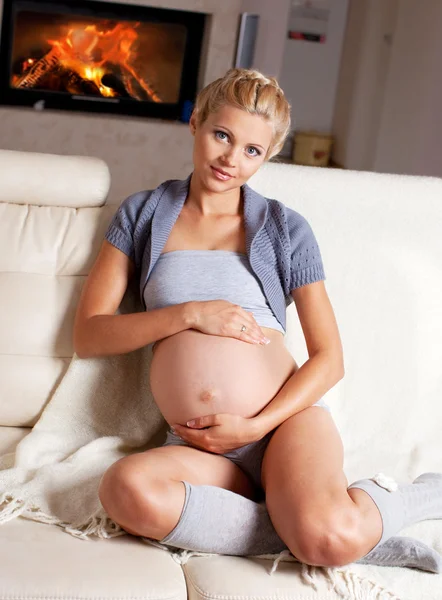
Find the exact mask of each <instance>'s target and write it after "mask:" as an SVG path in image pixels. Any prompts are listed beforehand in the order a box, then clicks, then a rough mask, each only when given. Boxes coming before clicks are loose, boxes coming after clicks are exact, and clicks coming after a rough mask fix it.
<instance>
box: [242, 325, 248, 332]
mask: <svg viewBox="0 0 442 600" xmlns="http://www.w3.org/2000/svg"><path fill="white" fill-rule="evenodd" d="M243 331H247V327H246V326H245V325H243V326H242V327H241V333H242V332H243Z"/></svg>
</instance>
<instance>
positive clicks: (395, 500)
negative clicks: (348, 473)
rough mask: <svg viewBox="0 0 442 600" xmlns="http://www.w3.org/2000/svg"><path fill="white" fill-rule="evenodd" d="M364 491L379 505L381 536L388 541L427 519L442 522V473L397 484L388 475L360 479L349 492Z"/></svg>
mask: <svg viewBox="0 0 442 600" xmlns="http://www.w3.org/2000/svg"><path fill="white" fill-rule="evenodd" d="M352 488H358V489H360V490H364V492H366V493H367V494H368V495H369V496H370V498H371V499H372V500H373V502H374V503H375V504H376V506H377V508H378V510H379V512H380V515H381V519H382V537H381V539H380V541H379V543H378V545H380V544H383V543H384V542H386V541H387V540H388V539H389V538H390V537H391V536H393V535H395V534H396V533H398V532H399V531H401V529H404V527H408V526H409V525H412V524H413V523H417V522H418V521H425V520H427V519H442V474H440V473H424V474H423V475H419V477H417V478H416V479H415V480H414V481H413V483H410V484H401V485H398V484H396V483H395V482H394V481H392V480H389V479H388V478H386V477H385V476H382V475H377V476H376V477H374V478H373V479H361V480H360V481H355V482H354V483H352V484H351V485H350V486H349V488H348V489H352Z"/></svg>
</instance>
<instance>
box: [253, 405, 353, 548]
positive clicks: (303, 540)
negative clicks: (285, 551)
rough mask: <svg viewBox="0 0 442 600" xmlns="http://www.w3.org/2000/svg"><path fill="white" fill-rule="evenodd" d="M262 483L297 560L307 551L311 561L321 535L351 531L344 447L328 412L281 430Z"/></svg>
mask: <svg viewBox="0 0 442 600" xmlns="http://www.w3.org/2000/svg"><path fill="white" fill-rule="evenodd" d="M262 482H263V487H264V490H265V493H266V505H267V508H268V511H269V515H270V518H271V520H272V523H273V525H274V527H275V529H276V531H277V532H278V534H279V536H280V537H281V538H282V539H283V540H284V542H285V543H286V544H287V545H288V547H289V548H290V549H291V550H292V552H293V553H294V554H295V555H297V556H298V558H299V557H300V556H303V557H305V554H306V548H307V553H308V554H310V555H311V552H310V550H311V549H312V548H313V550H315V544H316V546H318V544H319V542H320V541H321V535H322V533H321V532H324V533H327V532H329V533H330V534H331V537H332V536H333V535H334V534H336V533H338V531H337V530H338V528H339V527H341V525H342V524H343V523H348V525H349V527H350V526H351V515H352V502H351V499H350V497H349V495H348V493H347V486H348V484H347V479H346V477H345V474H344V472H343V445H342V441H341V438H340V435H339V432H338V430H337V428H336V425H335V423H334V421H333V418H332V417H331V415H330V413H329V412H328V411H327V410H325V409H323V408H320V407H310V408H307V409H305V410H303V411H301V412H299V413H297V414H296V415H294V416H293V417H290V418H289V419H287V421H285V422H284V423H282V424H281V425H280V426H279V427H278V428H277V429H276V431H275V433H274V435H273V437H272V439H271V440H270V443H269V445H268V447H267V449H266V452H265V455H264V459H263V464H262ZM325 537H326V536H325ZM335 537H336V536H335ZM325 541H327V540H325ZM318 549H320V548H318Z"/></svg>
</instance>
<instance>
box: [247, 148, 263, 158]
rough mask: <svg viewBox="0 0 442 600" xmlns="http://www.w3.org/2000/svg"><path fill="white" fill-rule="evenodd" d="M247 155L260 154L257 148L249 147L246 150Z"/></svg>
mask: <svg viewBox="0 0 442 600" xmlns="http://www.w3.org/2000/svg"><path fill="white" fill-rule="evenodd" d="M247 154H248V155H249V156H259V155H260V154H261V152H260V151H259V150H258V149H257V148H255V146H249V147H248V148H247Z"/></svg>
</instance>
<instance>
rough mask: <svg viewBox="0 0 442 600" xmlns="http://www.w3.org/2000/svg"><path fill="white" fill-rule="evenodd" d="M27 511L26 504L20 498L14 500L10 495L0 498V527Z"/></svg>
mask: <svg viewBox="0 0 442 600" xmlns="http://www.w3.org/2000/svg"><path fill="white" fill-rule="evenodd" d="M26 509H27V503H26V502H25V501H24V500H22V499H21V498H14V497H13V496H11V495H10V494H7V493H5V494H3V496H1V497H0V525H3V523H7V522H8V521H12V520H13V519H16V518H17V517H19V516H20V515H22V514H23V513H24V512H25V511H26Z"/></svg>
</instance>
